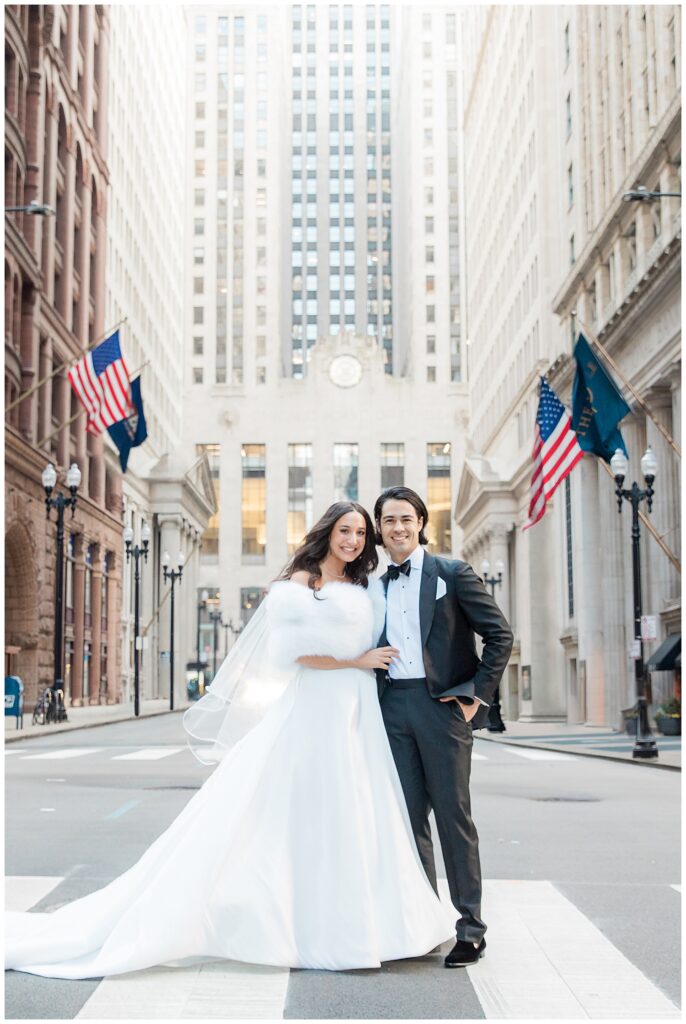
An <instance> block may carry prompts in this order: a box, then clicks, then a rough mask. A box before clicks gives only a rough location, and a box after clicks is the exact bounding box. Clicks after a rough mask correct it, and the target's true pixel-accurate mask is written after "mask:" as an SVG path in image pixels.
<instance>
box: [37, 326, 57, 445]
mask: <svg viewBox="0 0 686 1024" xmlns="http://www.w3.org/2000/svg"><path fill="white" fill-rule="evenodd" d="M51 372H52V338H50V337H47V338H44V339H43V341H42V343H41V348H40V359H39V363H38V373H39V375H40V379H41V380H45V378H46V377H47V376H48V375H49V374H50V373H51ZM54 383H55V378H54V377H50V379H49V380H45V384H43V385H42V386H41V391H40V395H41V399H40V402H39V405H38V438H37V440H38V441H42V440H43V438H44V437H48V435H49V434H51V433H52V429H53V428H52V389H53V385H54Z"/></svg>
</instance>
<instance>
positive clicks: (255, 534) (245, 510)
mask: <svg viewBox="0 0 686 1024" xmlns="http://www.w3.org/2000/svg"><path fill="white" fill-rule="evenodd" d="M241 476H242V488H241V523H242V537H243V543H242V552H243V562H244V563H252V564H260V565H262V564H264V562H265V559H266V550H267V448H266V445H264V444H244V445H243V447H242V448H241Z"/></svg>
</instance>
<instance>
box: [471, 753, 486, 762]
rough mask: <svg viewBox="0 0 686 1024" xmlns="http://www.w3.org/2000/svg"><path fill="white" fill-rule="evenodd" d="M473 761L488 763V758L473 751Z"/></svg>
mask: <svg viewBox="0 0 686 1024" xmlns="http://www.w3.org/2000/svg"><path fill="white" fill-rule="evenodd" d="M472 761H488V758H487V757H486V755H485V754H475V753H474V751H472Z"/></svg>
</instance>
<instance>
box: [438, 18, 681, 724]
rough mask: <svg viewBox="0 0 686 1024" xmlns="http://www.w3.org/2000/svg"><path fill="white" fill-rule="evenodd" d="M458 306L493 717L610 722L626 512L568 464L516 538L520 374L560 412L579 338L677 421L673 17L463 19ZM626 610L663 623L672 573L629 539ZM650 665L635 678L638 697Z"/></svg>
mask: <svg viewBox="0 0 686 1024" xmlns="http://www.w3.org/2000/svg"><path fill="white" fill-rule="evenodd" d="M463 31H464V37H465V44H466V45H465V51H464V52H465V63H464V98H465V101H464V158H465V204H466V217H465V220H464V227H465V231H466V248H467V302H466V314H467V319H468V325H467V331H468V334H469V342H470V344H469V353H470V360H471V366H470V374H471V418H470V436H469V440H468V454H467V457H466V460H465V466H464V470H463V475H462V479H461V482H460V491H459V496H458V503H457V509H456V522H457V523H458V524H459V525H460V526H461V527H462V528H463V530H464V546H463V551H464V553H465V556H466V557H467V558H468V559H470V560H471V561H473V562H474V563H475V564H476V565H479V564H480V562H481V560H482V559H483V558H487V559H488V560H489V561H490V562H491V565H493V563H494V562H495V561H496V559H498V558H500V559H501V560H502V561H503V562H504V564H505V573H504V581H503V585H502V587H501V589H500V590H499V592H498V597H499V600H501V602H502V603H503V606H504V608H505V611H506V613H507V614H509V617H510V620H511V621H512V623H513V626H514V629H515V634H516V639H515V648H514V651H513V657H512V660H511V663H510V666H509V668H508V674H507V675H506V677H505V680H504V683H503V687H502V690H503V693H502V698H503V704H504V708H505V713H506V716H507V717H509V718H512V719H517V718H520V719H522V720H528V721H533V720H546V719H547V720H550V719H566V720H568V721H570V722H582V723H583V722H588V723H593V724H606V725H612V726H616V725H619V724H620V722H621V711H622V710H623V709H626V708H628V707H629V706H630V705H631V704H633V703H634V701H635V685H634V681H633V675H634V674H633V662H632V661H631V659H630V647H631V643H630V642H631V639H632V637H633V608H632V573H631V546H630V538H629V534H628V528H629V522H628V520H629V519H630V516H629V515H627V514H626V513H625V514H624V515H623V517H622V519H618V518H617V508H616V499H615V497H614V482H613V480H612V479H611V477H609V476H608V474H607V473H606V472H605V470H604V468H603V466H602V465H601V464H600V462H599V461H598V460H596V459H595V458H594V457H585V458H584V459H583V460H582V462H581V464H580V465H579V466H578V467H577V468H576V469H575V470H574V471H573V473H572V474H571V476H570V477H569V478H568V479H567V480H566V481H565V482H564V483H563V485H562V486H560V487H559V488H558V491H557V493H556V495H555V497H554V499H553V501H552V503H551V504H550V506H549V508H548V511H547V513H546V516H545V518H544V519H543V520H542V521H541V522H540V523H539V524H537V525H536V526H534V527H533V528H532V529H530V530H528V531H526V532H525V533H524V532H522V529H521V528H522V525H523V523H524V521H525V520H526V514H527V507H528V501H529V480H530V476H531V470H532V466H531V448H532V444H533V429H534V421H535V415H536V408H537V403H538V395H537V382H538V376H539V374H541V373H545V374H546V375H547V378H548V380H549V382H550V383H551V385H552V386H553V387H554V388H555V389H556V391H557V393H558V394H559V395H560V397H561V398H562V400H563V401H564V402H566V403H567V405H569V404H570V396H571V387H572V381H573V377H574V367H575V364H574V361H573V359H572V356H571V353H572V349H573V345H574V341H575V339H576V337H577V336H578V333H579V331H580V330H582V331H583V332H584V333H585V334H586V335H587V337H589V338H591V340H594V339H597V340H598V341H599V342H600V343H601V344H602V345H603V347H604V348H605V350H606V351H607V352H608V353H610V355H611V358H613V359H614V361H615V362H616V364H617V366H618V368H619V372H620V373H621V374H622V377H623V378H625V379H626V380H627V381H629V382H630V383H631V384H632V385H633V386H634V388H635V389H636V390H637V392H639V393H640V394H641V395H642V396H643V398H644V399H645V401H646V403H647V405H648V407H649V409H650V411H651V413H652V414H653V415H654V416H655V417H657V418H658V419H659V420H660V421H661V422H662V423H663V424H664V425H665V426H666V427H667V429H668V430H669V431H670V432H671V434H672V435H673V436H678V434H679V429H680V427H679V415H680V412H679V410H680V358H681V357H680V341H681V339H680V294H679V267H680V255H681V251H680V205H679V200H678V199H676V200H669V199H668V198H664V199H657V200H655V201H654V202H653V203H651V204H648V203H646V204H645V205H638V204H633V203H631V202H626V201H623V194H624V193H625V192H626V191H628V190H630V189H633V188H635V187H636V186H637V185H640V184H642V185H644V186H646V187H648V188H649V189H654V190H658V191H662V192H668V191H669V192H677V193H680V191H681V187H680V176H679V169H680V161H681V157H680V153H681V139H680V117H681V97H680V52H679V39H680V12H679V8H678V7H674V6H663V7H650V6H639V5H636V6H620V7H579V6H561V7H527V6H524V7H509V8H508V7H491V8H488V9H486V10H484V9H480V10H471V9H466V10H465V12H464V14H463ZM618 383H620V386H621V387H622V388H623V390H624V392H625V394H626V395H627V396H629V401H630V405H631V406H632V413H631V415H630V416H629V417H628V418H627V419H626V420H625V421H624V424H623V427H622V429H623V433H624V436H625V439H626V441H627V445H628V447H629V450H630V455H631V463H630V464H631V467H632V468H631V469H630V472H631V473H633V474H634V477H635V478H636V479H637V480H639V482H642V480H641V475H640V468H639V460H640V457H641V455H642V454H643V451H644V450H645V447H646V444H647V443H650V444H651V445H652V447H653V449H654V450H655V452H656V453H657V454H658V460H659V465H660V470H659V473H660V476H658V482H657V490H656V500H655V505H654V513H653V521H654V523H655V525H656V527H657V532H658V533H659V534H660V535H661V536H662V537H663V539H664V540H665V542H667V541H668V543H667V546H668V547H670V548H671V551H672V553H673V555H674V557H675V558H676V559H677V560H678V555H679V525H680V520H679V504H678V497H677V494H678V479H679V462H678V458H677V456H676V454H675V452H674V450H673V449H672V448H671V447H670V445H669V444H668V443H667V442H665V441H664V439H663V437H662V435H661V434H659V433H658V431H657V430H656V428H655V427H654V425H653V421H652V419H651V418H650V416H646V414H645V412H644V411H643V409H642V408H641V407H640V406H639V405H638V403H636V402H635V401H634V400H633V399H632V398H631V397H630V395H629V392H628V390H627V387H626V385H624V384H622V382H621V381H618ZM642 545H643V547H642V554H643V584H644V593H643V600H644V610H645V611H646V612H647V613H652V614H655V615H656V616H657V619H658V622H659V630H658V640H657V641H655V642H652V643H649V644H647V645H646V656H648V655H649V654H650V652H651V650H652V649H654V648H655V647H656V646H657V644H658V643H659V641H660V640H661V639H664V637H665V635H666V634H669V633H672V632H674V631H675V630H677V629H678V625H677V621H678V617H679V615H680V607H681V605H680V598H679V592H678V573H677V571H676V569H675V567H674V564H673V562H672V561H670V558H669V557H667V556H666V555H665V554H664V552H663V551H662V550H661V549H660V547H659V546H658V545H657V544H656V543H655V541H654V539H653V537H651V536H649V535H648V533H647V532H646V531H645V530H644V531H643V539H642ZM673 685H674V680H673V678H672V677H671V674H665V673H660V674H658V673H655V674H654V675H653V688H652V693H651V700H652V707H653V710H655V705H656V704H657V703H659V701H660V700H661V699H664V698H665V697H666V696H669V694H670V692H671V690H672V687H673Z"/></svg>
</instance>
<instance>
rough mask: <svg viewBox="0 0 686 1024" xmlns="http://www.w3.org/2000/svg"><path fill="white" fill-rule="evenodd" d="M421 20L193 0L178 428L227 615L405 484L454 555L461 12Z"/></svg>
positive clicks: (365, 9)
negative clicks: (314, 535)
mask: <svg viewBox="0 0 686 1024" xmlns="http://www.w3.org/2000/svg"><path fill="white" fill-rule="evenodd" d="M432 17H433V21H432V22H431V23H430V24H429V23H426V22H423V21H422V12H421V11H420V10H419V9H416V10H415V9H411V10H408V11H404V10H403V11H401V10H400V9H399V8H398V9H396V8H395V6H391V5H384V4H380V5H379V4H369V5H367V6H360V5H339V4H331V5H319V4H317V5H313V4H310V5H300V4H295V5H292V6H282V7H278V8H277V7H273V6H267V5H264V6H262V5H259V4H256V5H253V4H251V5H244V6H243V7H237V6H231V7H228V6H227V7H226V8H222V7H219V6H214V5H207V6H194V7H193V8H192V9H189V18H190V22H189V33H188V39H189V42H188V46H189V65H190V70H189V90H188V116H189V120H190V121H191V122H192V123H193V132H192V134H191V138H190V140H189V143H190V144H189V149H188V175H189V181H190V183H191V185H190V187H191V189H192V204H191V207H190V209H189V213H188V230H189V236H190V237H192V245H191V246H190V247H189V250H190V251H189V253H188V275H187V281H188V284H187V296H188V310H187V319H186V335H187V348H186V372H185V380H184V386H185V393H184V413H185V416H186V418H187V422H188V424H189V430H188V432H187V434H186V436H185V438H184V443H185V444H186V445H187V446H188V447H187V451H188V453H189V457H190V454H191V453H195V452H197V454H198V455H200V454H201V453H204V454H206V455H207V458H208V459H209V462H210V467H211V474H212V479H213V482H214V486H215V490H216V494H217V500H218V510H217V513H216V516H215V517H213V519H212V520H211V521H210V524H209V527H208V529H207V530H206V531H205V532H204V534H203V537H202V545H201V552H200V561H201V576H200V578H199V582H198V586H199V588H203V587H205V588H207V589H208V591H210V593H211V595H212V596H213V597H215V598H217V599H218V600H220V601H221V606H222V611H223V613H224V616H225V618H226V619H229V618H230V619H231V620H232V622H233V625H234V627H235V628H238V626H239V624H240V622H241V621H242V622H245V621H246V620H247V619H248V618H249V616H250V614H251V612H252V609H253V608H254V607H255V606H256V603H257V602H258V601H259V599H260V596H261V594H262V593H263V591H264V589H265V588H266V586H267V585H268V584H269V582H270V581H271V580H272V579H273V578H274V577H275V576H276V575H277V574H278V573H279V571H280V570H281V568H282V567H283V565H284V564H285V562H286V561H287V559H288V556H289V554H290V553H292V551H293V550H294V549H295V547H296V546H297V544H298V543H299V542H300V540H301V539H302V537H303V535H304V533H305V532H306V531H307V529H308V528H309V527H310V526H311V525H312V524H313V522H314V520H315V519H316V518H317V517H318V516H319V515H320V514H321V513H322V512H323V511H324V509H325V508H326V507H327V506H328V505H329V504H330V503H331V502H332V501H333V500H336V499H355V500H360V501H362V502H363V503H364V504H365V505H366V506H367V507H368V508H371V506H372V505H373V502H374V499H375V497H376V495H377V494H378V492H379V491H380V489H381V488H382V487H383V486H386V485H388V484H390V483H392V482H405V483H406V484H408V485H409V486H412V487H414V488H416V489H417V490H419V491H420V492H422V493H424V494H425V495H427V496H428V499H429V503H430V513H431V523H430V533H431V540H432V549H433V550H435V551H440V552H443V553H446V554H450V553H452V552H455V551H456V550H457V538H456V536H455V532H454V530H453V529H451V525H450V524H451V509H452V507H453V503H454V497H455V482H456V479H457V476H458V470H459V467H460V466H461V461H462V453H463V437H464V416H465V414H466V384H465V381H464V378H463V372H462V366H463V346H464V339H463V337H462V334H461V324H460V316H459V307H460V303H459V289H460V287H461V277H460V274H459V261H460V252H459V244H458V235H457V223H456V217H457V205H458V196H457V189H456V187H455V189H454V191H453V190H452V189H451V188H450V187H449V186H450V183H455V181H456V177H457V173H458V166H457V162H456V152H455V150H456V146H457V141H456V132H457V112H456V99H457V95H456V94H457V89H458V85H459V83H458V80H457V76H456V67H457V56H456V34H457V24H456V21H455V17H454V14H452V15H451V14H450V13H449V12H446V11H445V10H444V9H443V10H441V9H440V8H438V7H437V8H436V9H435V10H433V9H432ZM417 26H421V31H420V36H419V40H414V39H413V38H412V36H413V33H414V32H415V31H416V30H417ZM432 46H434V47H435V50H433V51H432V50H431V47H432ZM427 47H428V50H427ZM422 89H423V90H424V92H423V93H422ZM418 96H419V97H420V99H418V98H417V97H418ZM446 109H450V110H451V111H452V115H451V116H452V120H451V121H450V128H449V129H448V128H447V127H446V123H447V122H446V120H445V117H444V114H445V111H446ZM410 123H411V125H412V126H413V127H412V128H410V126H409V125H410ZM420 127H421V132H422V133H423V134H422V135H421V145H419V146H418V145H417V143H416V134H415V128H420ZM418 280H419V281H420V284H417V281H418ZM191 441H192V445H193V448H192V450H191V447H190V443H191ZM201 632H202V633H203V636H204V637H205V638H206V639H204V640H203V643H202V645H201V646H203V647H204V648H205V649H206V652H207V648H208V646H211V644H212V640H211V639H210V637H211V629H210V626H209V623H204V624H203V625H202V626H201Z"/></svg>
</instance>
